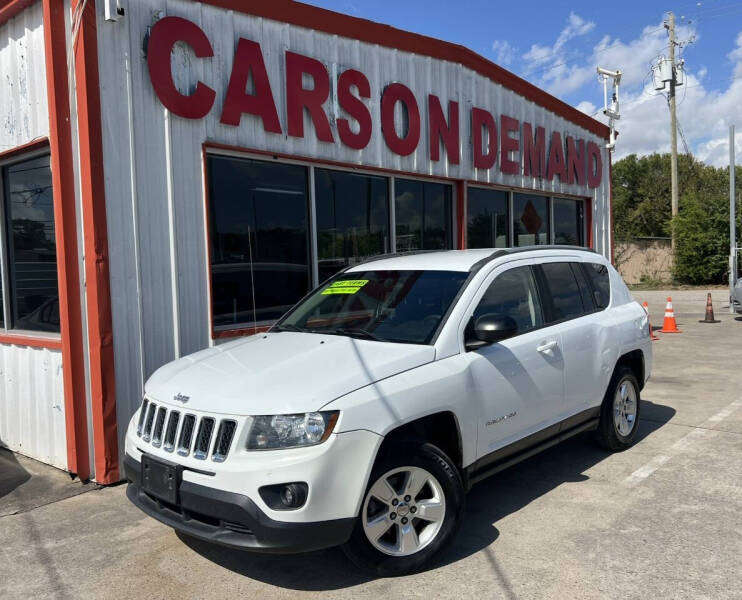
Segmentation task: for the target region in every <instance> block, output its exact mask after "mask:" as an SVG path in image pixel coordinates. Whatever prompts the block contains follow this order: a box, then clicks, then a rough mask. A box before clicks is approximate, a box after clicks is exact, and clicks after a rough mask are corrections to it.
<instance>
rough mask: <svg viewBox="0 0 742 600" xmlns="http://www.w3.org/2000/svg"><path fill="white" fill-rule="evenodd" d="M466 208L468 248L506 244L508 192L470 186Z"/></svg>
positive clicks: (497, 246)
mask: <svg viewBox="0 0 742 600" xmlns="http://www.w3.org/2000/svg"><path fill="white" fill-rule="evenodd" d="M468 199H469V205H468V210H467V221H468V229H467V246H468V247H469V248H505V247H507V245H508V226H509V224H508V192H504V191H502V190H487V189H483V188H474V187H470V188H469V189H468Z"/></svg>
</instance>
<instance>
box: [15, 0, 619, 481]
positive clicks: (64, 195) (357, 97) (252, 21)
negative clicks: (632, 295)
mask: <svg viewBox="0 0 742 600" xmlns="http://www.w3.org/2000/svg"><path fill="white" fill-rule="evenodd" d="M0 6H2V8H0V182H1V184H2V186H1V187H0V270H1V273H2V279H1V285H0V289H1V290H2V293H1V294H0V307H1V308H0V444H3V445H6V446H7V447H9V448H11V449H13V450H16V451H18V452H22V453H24V454H27V455H29V456H32V457H34V458H38V459H40V460H42V461H45V462H48V463H51V464H53V465H56V466H58V467H60V468H63V469H66V470H69V471H70V472H72V473H75V474H77V475H78V476H80V477H81V478H83V479H85V478H88V477H92V478H95V479H96V480H97V481H100V482H103V483H110V482H114V481H117V480H118V479H119V460H120V458H121V457H122V456H123V454H122V453H121V452H120V449H121V448H122V437H123V433H124V430H125V428H126V425H127V423H128V421H129V419H130V416H131V415H132V414H133V412H134V411H135V409H136V407H137V406H138V404H139V403H140V401H141V397H142V390H143V384H144V381H145V380H146V379H147V378H148V377H149V376H150V375H151V374H152V373H153V372H154V371H155V370H156V369H157V368H158V367H159V366H160V365H162V364H164V363H166V362H169V361H171V360H173V359H175V358H177V357H179V356H182V355H185V354H188V353H191V352H194V351H197V350H199V349H202V348H204V347H207V346H210V345H213V344H216V343H218V342H219V340H220V339H222V338H228V337H231V336H237V335H246V334H250V333H253V332H255V331H259V330H261V328H265V327H266V326H268V325H270V323H271V322H272V321H274V320H275V319H276V318H278V316H280V315H281V313H282V312H283V311H285V310H286V308H287V307H289V306H290V305H291V304H292V303H294V302H295V301H296V300H298V299H299V298H300V297H302V296H303V295H304V294H305V293H306V292H307V291H308V290H309V289H311V288H312V287H313V286H316V285H317V284H318V283H319V282H320V281H322V280H323V279H325V278H326V277H328V276H330V275H332V274H333V273H335V272H337V271H338V270H339V269H341V268H343V267H344V266H345V265H347V264H352V263H353V262H356V261H359V260H362V259H363V258H364V257H367V256H369V255H375V254H379V253H384V252H394V251H406V250H415V249H437V248H441V249H442V248H466V247H494V246H506V245H507V246H517V245H529V244H546V243H552V242H553V243H566V244H580V245H587V246H591V247H593V248H595V249H596V250H597V251H598V252H601V253H603V254H605V255H607V256H610V253H611V216H610V215H611V210H610V201H611V191H610V153H609V152H608V150H607V149H606V147H605V146H606V140H607V138H608V134H609V132H608V129H607V127H606V126H604V125H603V124H601V123H599V122H598V121H595V120H593V119H592V118H590V117H588V116H587V115H584V114H583V113H581V112H579V111H577V110H576V109H575V108H573V107H571V106H569V105H567V104H565V103H564V102H561V101H560V100H558V99H556V98H554V97H553V96H550V95H549V94H547V93H545V92H543V91H542V90H540V89H538V88H536V87H535V86H533V85H531V84H530V83H528V82H526V81H524V80H522V79H520V78H519V77H517V76H515V75H514V74H512V73H510V72H508V71H506V70H505V69H503V68H501V67H499V66H497V65H495V64H493V63H491V62H489V61H488V60H486V59H485V58H483V57H481V56H478V55H476V54H475V53H473V52H471V51H470V50H467V49H466V48H463V47H461V46H457V45H454V44H450V43H447V42H443V41H440V40H435V39H431V38H427V37H424V36H420V35H417V34H412V33H408V32H404V31H400V30H396V29H393V28H391V27H388V26H385V25H381V24H378V23H373V22H370V21H365V20H362V19H357V18H354V17H350V16H346V15H342V14H337V13H332V12H329V11H326V10H323V9H319V8H315V7H312V6H308V5H303V4H297V3H294V2H288V1H286V0H274V1H273V2H242V1H240V0H201V1H190V0H136V1H134V0H128V1H124V0H118V1H117V0H107V1H104V0H87V1H86V2H85V1H83V0H36V1H34V0H10V1H5V2H2V3H0Z"/></svg>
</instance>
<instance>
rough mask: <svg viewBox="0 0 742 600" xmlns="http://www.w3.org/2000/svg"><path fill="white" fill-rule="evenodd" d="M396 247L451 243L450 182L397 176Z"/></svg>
mask: <svg viewBox="0 0 742 600" xmlns="http://www.w3.org/2000/svg"><path fill="white" fill-rule="evenodd" d="M394 192H395V219H396V224H397V227H396V229H397V231H396V238H397V251H398V252H405V251H410V250H443V249H446V248H451V247H452V245H453V244H452V241H453V236H452V231H451V214H452V213H451V210H452V209H451V186H450V185H446V184H442V183H432V182H424V181H415V180H412V179H399V178H398V179H395V180H394Z"/></svg>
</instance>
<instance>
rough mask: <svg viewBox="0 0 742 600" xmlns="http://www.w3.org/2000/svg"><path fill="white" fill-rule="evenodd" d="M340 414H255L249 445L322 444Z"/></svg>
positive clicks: (266, 447) (260, 447)
mask: <svg viewBox="0 0 742 600" xmlns="http://www.w3.org/2000/svg"><path fill="white" fill-rule="evenodd" d="M338 414H339V413H338V411H327V412H311V413H304V414H299V415H264V416H259V417H253V424H252V427H251V428H250V434H249V435H248V436H247V449H248V450H273V449H276V448H296V447H298V446H314V445H315V444H321V443H322V442H324V441H325V440H326V439H327V438H328V437H329V436H330V433H332V429H333V427H335V423H336V422H337V420H338Z"/></svg>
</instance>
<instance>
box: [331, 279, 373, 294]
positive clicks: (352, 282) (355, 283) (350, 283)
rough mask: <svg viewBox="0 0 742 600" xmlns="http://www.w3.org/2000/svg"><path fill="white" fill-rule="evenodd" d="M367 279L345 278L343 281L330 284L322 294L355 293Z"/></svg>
mask: <svg viewBox="0 0 742 600" xmlns="http://www.w3.org/2000/svg"><path fill="white" fill-rule="evenodd" d="M367 283H368V279H346V280H345V281H336V282H334V283H331V284H330V287H328V288H327V289H325V290H323V291H322V295H323V296H328V295H330V294H355V293H356V292H357V291H358V290H360V289H361V288H362V287H363V286H364V285H366V284H367Z"/></svg>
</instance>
